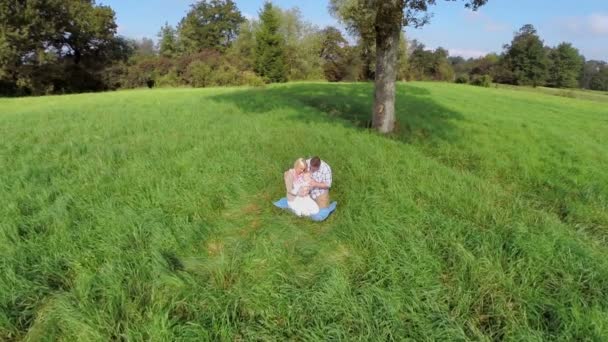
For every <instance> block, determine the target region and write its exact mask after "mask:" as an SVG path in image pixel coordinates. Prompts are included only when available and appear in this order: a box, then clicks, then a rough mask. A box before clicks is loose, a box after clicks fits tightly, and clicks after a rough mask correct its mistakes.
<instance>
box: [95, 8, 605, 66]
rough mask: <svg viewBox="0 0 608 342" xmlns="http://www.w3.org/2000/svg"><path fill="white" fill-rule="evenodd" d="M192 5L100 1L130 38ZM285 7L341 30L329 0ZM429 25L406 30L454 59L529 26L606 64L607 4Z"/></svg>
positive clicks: (454, 16) (456, 12)
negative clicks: (114, 13)
mask: <svg viewBox="0 0 608 342" xmlns="http://www.w3.org/2000/svg"><path fill="white" fill-rule="evenodd" d="M194 2H195V1H193V0H146V1H145V5H143V6H142V1H141V0H99V1H98V3H100V4H103V5H109V6H111V7H112V8H113V9H114V11H115V12H116V17H117V23H118V32H119V34H121V35H124V36H127V37H131V38H138V39H139V38H142V37H148V38H153V39H156V34H157V33H158V31H159V29H160V27H161V26H162V25H164V23H165V22H167V23H169V24H170V25H174V26H175V25H176V24H177V23H178V22H179V21H180V19H181V18H182V17H183V16H184V15H185V14H186V12H187V11H188V9H189V7H190V4H192V3H194ZM235 2H236V4H237V6H238V8H239V9H240V11H241V13H242V14H243V15H244V16H245V17H248V18H255V17H257V15H258V12H259V9H260V8H261V7H262V5H263V4H264V0H236V1H235ZM272 2H273V3H274V4H275V5H278V6H280V7H282V8H292V7H298V8H299V9H300V10H301V13H302V16H303V17H304V19H305V20H306V21H309V22H311V23H313V24H315V25H317V26H319V27H324V26H327V25H334V26H337V27H340V28H343V27H342V26H341V25H340V23H339V22H338V21H337V20H336V19H335V18H333V17H332V16H331V15H330V14H329V12H328V10H327V4H328V0H305V1H302V0H300V1H298V0H274V1H272ZM431 12H432V13H433V18H432V19H431V23H430V24H428V25H426V26H424V27H423V28H421V29H413V28H406V30H405V31H406V34H407V36H408V38H409V39H417V40H419V41H420V42H422V43H423V44H424V45H425V46H427V47H428V48H433V49H434V48H437V47H439V46H441V47H443V48H446V49H447V50H448V51H450V55H452V56H463V57H467V58H468V57H478V56H481V55H485V54H487V53H490V52H501V51H502V49H503V45H504V44H508V43H509V42H510V41H511V39H512V38H513V34H514V32H515V31H517V30H518V29H519V28H520V27H522V26H523V25H525V24H532V25H534V26H535V27H536V29H537V30H538V33H539V35H540V37H541V38H542V39H543V40H544V41H545V44H546V45H549V46H555V45H557V44H559V43H561V42H563V41H566V42H570V43H572V44H573V45H574V46H575V47H576V48H578V49H579V50H580V51H581V53H582V54H583V55H584V56H585V57H586V58H587V59H600V60H605V61H608V0H578V1H572V0H489V1H488V4H487V5H486V6H484V7H482V8H481V9H480V10H479V11H477V12H472V11H469V10H466V9H465V8H464V5H463V2H461V1H456V2H446V1H441V0H439V1H437V5H436V6H433V7H432V10H431Z"/></svg>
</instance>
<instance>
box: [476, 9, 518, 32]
mask: <svg viewBox="0 0 608 342" xmlns="http://www.w3.org/2000/svg"><path fill="white" fill-rule="evenodd" d="M465 18H466V19H467V21H468V22H469V23H471V24H473V25H479V24H481V25H483V28H484V30H485V31H487V32H502V31H505V30H507V29H508V28H509V27H508V25H505V24H504V23H501V22H499V21H496V20H494V19H492V18H490V16H488V15H487V14H485V13H483V12H482V11H471V10H465Z"/></svg>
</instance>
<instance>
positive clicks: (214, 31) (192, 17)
mask: <svg viewBox="0 0 608 342" xmlns="http://www.w3.org/2000/svg"><path fill="white" fill-rule="evenodd" d="M244 20H245V18H244V17H243V16H242V15H241V12H240V11H239V9H238V8H237V6H236V4H235V3H234V1H232V0H201V1H198V2H197V3H195V4H193V5H192V6H191V8H190V11H189V12H188V14H186V17H184V18H183V19H182V20H181V22H180V23H179V26H178V33H179V47H180V50H181V52H184V53H193V52H199V51H202V50H204V49H215V50H218V51H225V50H226V49H227V48H228V47H229V46H230V44H231V43H232V42H233V41H234V39H235V38H236V36H237V35H238V29H239V26H240V25H241V23H242V22H243V21H244Z"/></svg>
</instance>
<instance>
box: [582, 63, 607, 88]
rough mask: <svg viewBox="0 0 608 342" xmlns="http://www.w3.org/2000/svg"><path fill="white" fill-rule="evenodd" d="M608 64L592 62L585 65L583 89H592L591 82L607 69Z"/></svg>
mask: <svg viewBox="0 0 608 342" xmlns="http://www.w3.org/2000/svg"><path fill="white" fill-rule="evenodd" d="M606 65H607V64H606V62H604V61H597V60H590V61H586V62H585V64H584V65H583V70H582V72H581V77H580V86H581V88H583V89H591V81H592V80H593V78H594V77H595V76H596V75H597V74H598V73H599V72H600V71H602V69H604V68H606V67H607V66H606Z"/></svg>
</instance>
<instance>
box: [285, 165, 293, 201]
mask: <svg viewBox="0 0 608 342" xmlns="http://www.w3.org/2000/svg"><path fill="white" fill-rule="evenodd" d="M283 179H284V180H285V191H286V192H287V197H288V198H290V196H293V195H292V194H291V190H292V189H293V175H292V174H291V172H289V170H287V171H285V173H284V174H283Z"/></svg>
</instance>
